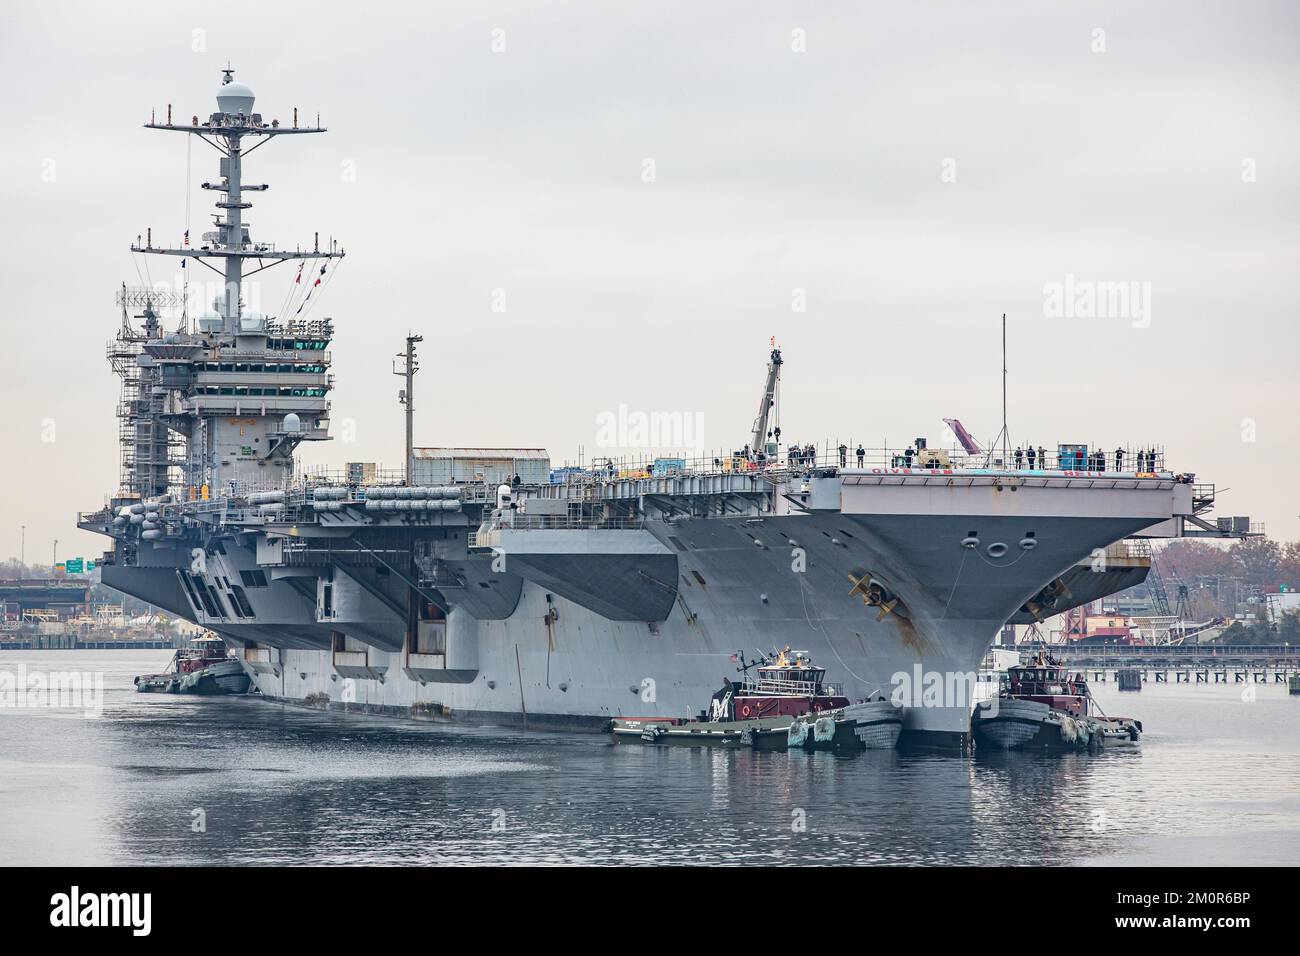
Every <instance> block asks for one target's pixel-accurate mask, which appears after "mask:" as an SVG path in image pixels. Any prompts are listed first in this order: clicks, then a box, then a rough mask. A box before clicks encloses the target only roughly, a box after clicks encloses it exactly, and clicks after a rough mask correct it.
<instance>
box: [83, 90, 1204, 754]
mask: <svg viewBox="0 0 1300 956" xmlns="http://www.w3.org/2000/svg"><path fill="white" fill-rule="evenodd" d="M217 103H218V109H217V111H216V112H214V113H212V114H210V115H209V116H208V118H207V119H206V120H205V121H200V120H199V118H198V117H197V116H195V117H194V118H193V120H192V122H191V123H190V124H189V125H185V124H179V125H177V124H173V123H171V121H170V117H169V118H168V122H167V123H150V124H148V125H149V126H150V128H155V129H162V130H168V131H181V132H185V133H187V134H189V135H192V136H196V137H199V138H201V139H203V140H205V141H207V142H208V143H209V144H210V145H214V146H216V147H217V150H218V152H219V153H220V154H221V156H220V173H221V177H220V180H219V181H218V182H215V183H205V184H204V187H205V188H208V189H211V190H214V191H216V192H218V193H220V194H221V199H220V200H219V201H218V203H217V206H218V215H217V217H216V223H215V226H216V228H215V230H214V232H212V233H210V234H208V235H206V236H205V237H204V239H203V242H202V243H201V244H200V247H199V248H197V249H195V248H190V247H188V246H185V245H182V247H180V248H156V247H154V246H153V243H152V239H151V240H150V241H149V242H148V243H144V244H137V246H136V247H134V248H135V249H136V251H138V252H140V253H145V254H162V255H171V256H182V257H184V258H185V259H186V260H190V261H192V262H202V263H204V264H208V265H209V267H210V268H215V267H213V266H211V264H210V263H209V261H208V260H213V261H215V262H217V263H219V265H220V269H219V270H218V271H219V272H220V274H221V276H222V278H223V283H224V291H223V294H222V295H220V296H219V297H218V298H217V300H216V301H215V302H214V303H213V309H212V311H211V312H208V313H205V314H204V315H202V316H201V317H200V318H199V319H198V321H197V325H196V327H191V326H190V324H189V322H188V320H182V322H181V325H180V326H179V327H178V328H177V329H176V330H175V331H167V329H166V327H165V326H166V325H167V322H165V321H164V320H163V319H162V318H161V317H160V314H159V310H160V309H161V308H162V307H163V306H165V305H168V304H169V303H168V302H165V301H163V300H164V297H163V296H161V295H160V294H159V293H156V292H155V291H153V290H148V289H145V290H136V291H132V290H124V293H123V295H122V297H121V301H122V305H123V319H122V321H123V327H122V331H121V333H120V334H119V337H118V340H117V341H116V342H115V343H114V344H113V345H112V346H110V353H111V355H113V356H114V367H115V369H117V370H118V371H119V372H120V373H121V374H122V375H123V379H124V385H123V388H124V400H123V404H122V407H121V408H120V409H119V414H121V415H122V416H123V417H122V421H123V425H122V434H123V448H124V453H123V469H122V479H121V487H120V488H119V490H118V492H117V493H116V494H115V495H113V496H112V498H111V499H110V500H109V502H108V503H107V506H106V507H104V508H102V509H97V510H96V511H94V512H92V513H87V514H82V515H81V516H80V519H79V526H80V527H82V528H83V529H87V530H91V531H96V532H99V533H102V534H105V535H108V536H109V537H110V538H111V539H112V542H113V546H112V550H111V551H110V552H109V553H108V554H107V555H106V556H105V563H104V565H103V580H104V582H105V583H106V584H108V585H110V586H112V587H114V588H117V589H119V590H121V591H124V592H126V593H128V594H132V595H135V596H137V597H139V598H142V599H143V600H146V601H148V602H150V603H152V604H154V605H157V606H158V607H161V608H163V609H165V610H167V611H170V612H172V613H174V614H177V615H179V616H181V617H183V618H186V619H188V620H191V621H194V622H196V623H198V624H201V625H202V626H204V627H206V628H209V629H210V630H212V631H213V632H215V633H217V634H219V635H220V636H221V637H222V638H223V639H224V640H225V641H226V642H227V644H228V645H229V646H230V647H231V648H232V649H233V650H234V651H235V654H236V656H237V657H238V658H239V659H240V660H241V661H242V662H243V665H244V667H245V669H246V670H247V672H248V674H249V676H250V677H251V679H252V680H253V682H254V684H255V686H256V688H257V689H258V690H259V691H260V692H261V693H262V694H263V695H264V696H266V697H270V698H278V699H284V700H291V701H304V700H311V701H313V702H325V701H328V702H329V703H330V704H332V705H334V706H338V707H341V708H347V709H352V710H358V709H359V710H369V711H377V712H387V713H400V714H414V715H428V716H441V717H445V718H449V719H464V720H470V721H479V722H505V723H513V724H523V725H526V726H529V727H537V728H543V727H573V728H591V729H597V728H599V727H601V726H603V725H604V724H605V722H607V721H608V720H609V719H610V718H612V717H619V716H639V717H653V716H672V717H679V716H688V715H692V714H694V712H695V711H696V710H697V709H698V707H699V702H700V701H701V700H707V699H708V698H709V695H710V694H711V693H712V692H713V691H714V690H716V689H717V687H718V686H719V685H720V684H721V682H722V679H723V678H724V677H730V676H734V671H735V663H734V660H733V658H734V656H735V655H736V654H737V652H738V651H749V650H752V649H754V648H762V649H770V648H773V647H776V648H780V647H787V646H794V647H798V648H799V649H801V650H807V651H808V652H809V653H811V654H812V655H813V656H814V657H815V658H816V659H817V660H819V661H822V662H824V663H826V664H827V665H828V666H831V667H833V668H834V669H835V672H836V674H837V676H838V677H840V678H841V679H842V683H843V685H844V691H843V692H844V694H845V695H846V696H847V697H849V698H850V699H861V698H865V697H868V696H872V695H877V694H881V693H883V694H885V695H886V696H888V695H890V694H891V693H896V692H897V690H898V685H899V682H900V675H903V676H904V677H905V678H906V679H907V680H912V679H913V677H914V675H915V678H916V680H918V681H919V682H921V683H924V684H926V685H927V686H929V685H931V684H932V683H933V679H934V678H935V677H937V680H938V682H939V687H940V690H939V692H938V693H934V694H922V693H921V690H922V688H921V687H916V688H914V691H915V693H912V694H909V695H907V700H906V703H907V704H908V707H907V711H906V718H905V727H906V731H905V734H906V736H907V739H911V740H914V741H917V742H935V741H938V742H947V741H950V740H951V741H957V742H962V741H964V740H965V739H966V737H967V735H968V733H969V730H970V711H971V707H972V701H970V700H969V699H967V698H964V697H960V698H957V699H954V698H953V697H951V696H950V695H948V694H946V693H944V692H943V688H944V687H945V686H947V687H951V686H952V683H953V682H952V679H951V678H952V676H953V675H965V674H971V675H973V674H974V673H975V672H976V671H977V670H978V668H979V665H980V660H981V658H982V656H983V654H984V652H985V650H986V648H987V647H988V646H989V644H990V643H991V641H992V638H993V636H994V635H995V633H996V632H997V631H998V629H999V628H1000V627H1001V626H1002V625H1003V624H1004V623H1006V622H1007V621H1008V620H1011V619H1016V618H1025V617H1028V618H1029V619H1034V618H1036V617H1039V616H1041V615H1044V614H1048V613H1055V612H1058V611H1061V610H1064V609H1066V608H1068V607H1073V606H1078V605H1079V604H1082V603H1085V602H1087V601H1091V600H1095V599H1096V598H1099V597H1101V596H1103V595H1105V594H1109V593H1112V592H1114V591H1117V590H1121V589H1123V588H1125V587H1129V586H1131V585H1133V584H1135V583H1138V582H1140V581H1141V580H1142V579H1143V578H1144V577H1145V574H1146V571H1147V567H1148V560H1149V559H1148V558H1147V557H1145V556H1144V553H1142V552H1137V551H1131V550H1130V549H1129V548H1128V547H1127V546H1126V544H1125V540H1126V539H1127V538H1131V537H1135V536H1151V537H1160V536H1174V535H1178V534H1181V533H1184V532H1187V531H1191V532H1195V533H1200V532H1199V531H1198V530H1197V529H1204V530H1206V531H1207V533H1208V530H1209V529H1211V527H1212V526H1210V525H1208V523H1207V522H1206V520H1205V517H1204V515H1205V513H1206V512H1207V511H1208V510H1209V508H1210V507H1211V506H1212V504H1213V489H1212V487H1210V486H1206V485H1198V484H1195V483H1194V481H1193V479H1192V477H1191V476H1190V475H1187V474H1175V473H1173V472H1171V471H1169V470H1166V469H1165V467H1164V464H1163V461H1161V462H1159V463H1158V464H1157V463H1156V462H1152V463H1151V466H1150V468H1149V469H1147V470H1144V471H1142V472H1135V471H1132V470H1127V471H1126V470H1115V469H1114V468H1112V469H1111V470H1109V471H1106V470H1098V469H1094V468H1092V467H1081V466H1080V465H1081V464H1082V463H1081V462H1076V461H1075V459H1073V458H1068V459H1067V458H1056V457H1055V456H1054V460H1053V462H1052V467H1046V465H1047V463H1046V462H1039V465H1040V467H1037V468H1033V469H1021V468H1014V467H1009V465H1010V463H1009V462H1007V461H1006V460H1001V459H999V458H997V457H996V456H994V455H992V454H988V453H983V452H978V450H977V452H978V453H975V452H969V451H957V450H956V449H953V450H951V451H943V450H938V449H935V450H922V451H915V452H912V450H909V452H910V453H909V454H908V455H906V456H905V458H903V459H900V458H899V456H897V455H893V456H891V455H888V454H882V453H880V452H878V451H875V450H873V451H871V452H870V453H866V454H864V455H863V457H862V459H861V464H860V466H857V467H853V466H850V465H848V464H847V462H845V461H844V460H843V459H838V458H835V457H834V456H822V457H818V456H816V455H814V456H811V457H808V456H797V455H796V456H792V455H791V454H790V453H789V450H788V449H786V448H785V447H784V446H783V445H782V443H781V435H780V429H779V427H774V428H770V429H769V427H768V425H769V424H770V419H769V414H770V412H771V410H772V409H773V408H774V407H776V402H777V394H778V390H779V384H780V370H781V365H782V361H783V360H782V356H781V352H780V350H779V349H778V348H776V347H775V343H773V346H772V348H771V351H770V353H769V356H768V367H767V375H766V378H765V380H764V385H763V391H762V393H761V397H760V405H759V415H758V419H757V420H756V421H755V423H754V427H753V434H752V436H750V437H749V441H748V444H746V445H745V447H744V449H742V450H741V451H740V452H737V453H736V454H735V455H732V456H728V457H727V458H725V459H709V460H705V461H701V462H690V461H687V460H670V461H665V462H663V463H661V464H660V465H656V466H653V467H650V468H648V469H644V470H641V469H636V470H632V469H626V468H624V469H620V468H617V467H615V466H614V465H613V464H611V465H610V466H608V467H602V468H597V469H581V470H575V469H568V470H564V469H559V470H557V471H556V472H554V473H552V471H551V469H550V467H549V466H550V461H549V456H547V455H546V453H545V452H544V451H542V450H540V449H523V448H521V449H505V450H503V449H493V448H481V449H450V450H432V449H416V450H415V451H414V454H413V455H412V457H411V459H410V461H409V462H408V467H407V468H405V469H403V472H402V473H399V474H396V475H394V476H392V477H391V478H390V477H388V476H386V475H385V474H383V473H381V472H378V471H371V470H364V469H355V470H353V471H351V473H349V472H347V471H341V472H340V473H338V474H335V475H330V474H328V473H326V472H323V471H317V472H313V473H306V472H301V471H298V470H296V466H295V455H294V452H295V449H297V448H298V446H299V445H300V443H302V442H304V441H315V440H323V439H325V438H327V437H328V427H329V410H330V403H329V398H328V394H329V390H330V385H331V377H330V375H329V373H328V369H329V365H330V361H329V353H328V352H327V351H325V350H326V348H327V346H328V345H329V344H330V342H331V340H332V339H333V336H334V331H333V325H332V322H331V321H330V320H328V319H321V320H315V321H303V320H300V319H299V318H298V317H297V315H294V316H269V315H265V314H261V313H258V312H254V311H250V310H247V309H246V308H245V306H244V303H243V300H242V297H241V288H242V283H243V281H244V279H245V278H246V277H247V276H248V275H250V274H252V273H254V272H256V271H260V270H261V269H263V268H268V267H269V266H271V265H274V264H276V263H278V262H282V261H284V260H290V259H297V260H307V261H309V262H310V264H311V267H312V270H313V271H314V270H316V269H317V268H318V267H324V266H325V265H326V264H328V263H329V261H330V260H333V259H336V258H338V257H340V256H342V254H343V252H342V249H341V248H338V247H336V245H335V244H334V243H332V242H331V243H328V244H327V246H326V247H325V248H324V249H322V248H320V245H319V243H318V242H313V243H312V246H311V248H310V249H308V250H302V249H294V250H292V251H289V250H277V249H276V248H275V247H274V246H272V245H271V244H269V243H262V242H257V241H254V240H253V239H252V238H251V237H250V234H249V229H248V226H247V224H246V223H245V222H244V219H243V211H244V210H246V209H248V208H249V206H250V204H249V203H248V202H247V200H246V199H245V198H244V196H245V194H246V193H248V192H250V191H261V190H263V189H265V188H266V187H265V186H256V187H254V186H250V185H248V184H246V183H244V182H243V162H244V159H245V157H246V156H247V154H248V153H249V152H251V151H252V150H251V149H249V150H246V149H244V143H245V142H246V141H250V140H261V141H262V142H265V141H266V140H268V139H271V138H275V137H276V136H280V135H286V134H294V133H306V132H318V131H320V130H319V129H318V128H310V129H307V128H304V129H299V128H298V127H297V124H296V122H295V123H294V124H293V125H291V126H288V127H286V126H285V125H281V124H279V123H278V122H277V121H272V122H270V123H267V122H265V121H264V120H263V119H262V117H261V115H259V114H258V113H255V112H253V108H254V97H253V94H252V92H251V90H249V89H248V88H247V87H246V86H244V85H242V84H239V83H236V82H234V80H233V75H232V73H231V72H230V71H227V72H226V75H225V82H224V84H223V85H222V86H221V88H220V90H219V92H218V97H217ZM301 274H302V272H301V270H300V272H299V275H301ZM308 275H309V276H311V273H310V272H309V273H308ZM313 281H314V279H313ZM133 306H134V307H139V308H141V309H142V310H143V312H142V315H141V316H139V318H142V320H143V321H142V323H141V324H140V325H139V326H136V325H134V324H133V323H132V322H131V316H130V314H129V309H130V308H131V307H133ZM738 371H739V370H738ZM852 458H853V461H854V462H855V464H856V462H857V461H858V459H857V456H856V455H854V456H852ZM1087 464H1088V465H1089V466H1091V465H1092V464H1094V462H1093V461H1092V460H1091V459H1089V461H1088V462H1087Z"/></svg>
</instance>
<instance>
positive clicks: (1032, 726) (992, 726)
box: [971, 651, 1142, 750]
mask: <svg viewBox="0 0 1300 956" xmlns="http://www.w3.org/2000/svg"><path fill="white" fill-rule="evenodd" d="M1094 711H1095V712H1094ZM971 729H972V730H973V731H974V733H975V734H976V736H977V737H979V738H980V739H982V740H984V741H985V742H987V743H990V744H992V745H993V746H995V747H1001V748H1003V749H1005V750H1011V749H1015V748H1019V747H1027V748H1029V749H1038V748H1044V749H1051V750H1070V749H1084V748H1089V749H1097V748H1100V747H1102V746H1104V745H1105V744H1107V743H1137V742H1138V740H1139V738H1140V737H1141V736H1142V722H1141V721H1139V720H1134V719H1133V718H1131V717H1108V716H1106V715H1105V714H1103V713H1101V709H1100V708H1099V707H1098V706H1097V702H1096V701H1095V700H1094V699H1093V696H1092V692H1091V691H1089V690H1088V684H1087V682H1086V681H1085V680H1084V677H1083V674H1079V673H1076V674H1075V675H1074V676H1073V677H1072V676H1071V675H1070V672H1069V669H1068V668H1066V667H1065V666H1064V665H1062V664H1061V663H1060V662H1059V661H1057V660H1055V659H1053V658H1052V657H1051V656H1050V655H1049V654H1048V653H1047V652H1046V651H1039V652H1038V656H1037V658H1036V659H1035V660H1033V661H1030V662H1029V663H1027V664H1019V665H1017V666H1015V667H1008V668H1007V672H1006V674H1005V675H1004V676H1003V678H1002V689H1001V692H1000V693H999V694H998V696H997V697H996V698H995V699H994V700H991V701H982V702H981V703H980V704H979V705H978V706H977V707H976V708H975V713H974V715H973V717H972V719H971Z"/></svg>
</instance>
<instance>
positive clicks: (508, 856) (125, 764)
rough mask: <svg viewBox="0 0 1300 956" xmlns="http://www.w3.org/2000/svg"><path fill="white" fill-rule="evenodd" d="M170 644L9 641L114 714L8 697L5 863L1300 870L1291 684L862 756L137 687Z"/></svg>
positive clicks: (2, 727) (1185, 697)
mask: <svg viewBox="0 0 1300 956" xmlns="http://www.w3.org/2000/svg"><path fill="white" fill-rule="evenodd" d="M169 657H170V653H169V652H167V651H104V652H87V651H43V652H42V651H9V652H5V653H3V654H0V671H9V672H16V671H17V669H18V668H19V666H20V665H22V666H25V667H26V668H27V670H28V671H29V672H31V671H35V670H42V671H50V670H62V671H68V670H76V671H98V672H102V673H103V675H104V708H103V713H102V715H101V716H99V717H97V718H90V719H88V718H86V717H84V716H82V715H81V714H80V713H79V712H70V711H54V710H45V709H38V710H14V709H7V708H6V709H0V851H2V852H3V860H4V862H5V863H7V864H90V865H99V864H102V865H110V864H111V865H119V864H159V863H170V864H186V863H189V864H238V865H249V864H357V865H364V864H392V863H498V864H520V863H590V864H649V863H693V864H719V863H723V864H725V863H750V864H752V863H760V864H826V863H912V864H958V863H960V864H976V865H1007V864H1028V863H1041V864H1067V863H1079V864H1097V863H1108V864H1109V863H1116V864H1137V865H1164V864H1185V863H1191V864H1207V863H1208V864H1234V865H1260V864H1266V865H1277V864H1295V863H1297V862H1300V733H1297V731H1300V698H1291V697H1288V696H1287V693H1286V688H1285V687H1284V686H1283V687H1278V686H1274V685H1267V686H1261V687H1258V688H1257V689H1256V692H1255V694H1254V699H1253V700H1245V699H1243V694H1242V687H1241V686H1219V687H1214V686H1191V687H1187V686H1175V685H1166V686H1160V687H1153V686H1150V685H1148V687H1147V688H1146V689H1144V690H1143V692H1142V693H1140V694H1124V695H1120V694H1119V693H1118V692H1116V691H1115V689H1114V685H1098V686H1096V687H1095V688H1094V691H1095V692H1096V694H1097V696H1098V698H1099V700H1100V702H1101V703H1102V705H1103V706H1104V707H1105V708H1106V709H1107V711H1108V712H1112V713H1124V714H1127V715H1131V716H1135V717H1138V718H1139V719H1141V720H1142V721H1143V722H1144V724H1145V725H1146V728H1147V735H1146V736H1145V738H1144V739H1143V743H1142V745H1141V746H1140V747H1139V748H1132V749H1120V748H1112V749H1111V750H1108V751H1107V752H1105V753H1102V754H1098V755H1087V754H1071V755H1066V756H1056V757H1051V756H1042V755H1033V754H987V753H983V754H979V755H976V756H940V755H933V754H906V753H893V752H888V753H876V752H868V753H866V754H862V755H859V756H856V757H853V758H851V759H843V758H838V757H836V756H835V755H832V754H823V753H818V754H805V753H791V754H785V753H752V752H746V751H710V750H689V749H677V748H652V747H639V746H613V745H611V744H610V743H609V742H608V741H607V740H606V739H605V738H604V737H602V736H596V735H557V734H541V733H525V732H521V731H516V730H507V729H492V728H460V727H451V726H447V725H442V724H432V723H425V722H414V721H402V720H389V719H383V718H374V717H356V716H353V717H345V716H342V715H335V714H327V713H322V712H319V711H312V710H307V709H303V708H298V707H289V706H284V705H278V704H273V703H270V702H267V701H264V700H260V699H256V698H210V699H207V698H186V697H172V696H166V695H150V694H136V693H135V692H134V688H133V687H132V684H131V679H132V677H133V676H134V675H135V674H137V673H143V672H150V671H154V670H158V669H160V668H161V667H162V666H163V665H164V664H165V663H166V661H167V659H168V658H169ZM1246 696H1250V695H1246ZM196 811H199V812H196ZM196 820H201V821H202V822H203V823H204V824H205V827H206V828H205V829H204V830H201V831H200V832H196V831H195V824H196Z"/></svg>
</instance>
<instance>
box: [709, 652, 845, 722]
mask: <svg viewBox="0 0 1300 956" xmlns="http://www.w3.org/2000/svg"><path fill="white" fill-rule="evenodd" d="M732 659H733V660H735V661H737V663H739V664H740V667H739V668H737V670H739V671H740V672H741V673H742V674H744V675H745V680H744V682H743V683H742V684H741V685H740V687H739V688H738V689H737V688H735V687H734V685H732V683H731V682H730V681H725V682H724V686H723V689H722V691H721V692H720V693H721V694H723V695H725V694H726V693H727V690H728V689H729V688H730V689H731V690H732V695H731V699H730V703H729V704H727V705H723V706H726V707H727V708H728V712H729V717H728V719H730V720H756V719H758V718H761V717H801V716H803V715H804V714H809V713H812V714H816V713H820V712H821V711H823V710H836V709H837V708H840V707H847V706H848V705H849V703H850V701H849V699H848V698H847V697H844V696H842V695H841V694H840V692H839V688H838V687H836V686H835V685H834V684H823V683H822V681H823V680H824V679H825V677H826V668H824V667H816V666H814V664H813V662H812V658H811V657H809V656H808V652H807V651H791V650H790V648H788V647H787V648H786V649H785V650H783V651H780V652H779V653H777V654H775V655H774V656H773V657H760V658H759V659H758V660H757V661H746V660H745V655H744V654H742V653H741V652H739V651H737V652H736V653H735V654H734V655H733V656H732ZM751 667H752V668H754V669H755V670H757V671H758V680H757V681H753V682H751V681H750V680H749V679H748V678H749V669H750V668H751ZM718 709H719V702H718V696H717V695H715V696H714V706H713V713H711V714H710V719H717V718H715V717H714V716H713V714H714V713H717V712H718Z"/></svg>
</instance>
